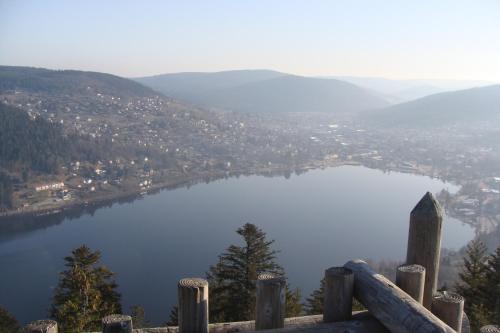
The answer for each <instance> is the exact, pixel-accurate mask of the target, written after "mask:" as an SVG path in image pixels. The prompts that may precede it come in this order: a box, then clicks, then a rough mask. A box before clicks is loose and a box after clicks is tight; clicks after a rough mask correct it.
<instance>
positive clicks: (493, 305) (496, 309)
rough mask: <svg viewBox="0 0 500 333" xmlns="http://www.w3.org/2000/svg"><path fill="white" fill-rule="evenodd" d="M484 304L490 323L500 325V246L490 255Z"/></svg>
mask: <svg viewBox="0 0 500 333" xmlns="http://www.w3.org/2000/svg"><path fill="white" fill-rule="evenodd" d="M485 275H486V283H485V288H484V293H483V295H484V304H485V307H486V309H487V310H488V317H489V320H490V323H493V324H496V325H500V246H499V247H497V249H496V251H495V252H494V253H493V254H491V255H490V256H489V257H488V263H487V265H486V274H485Z"/></svg>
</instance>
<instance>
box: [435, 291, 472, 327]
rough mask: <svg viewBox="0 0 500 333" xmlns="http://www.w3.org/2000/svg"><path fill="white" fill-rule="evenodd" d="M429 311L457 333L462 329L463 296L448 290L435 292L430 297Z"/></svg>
mask: <svg viewBox="0 0 500 333" xmlns="http://www.w3.org/2000/svg"><path fill="white" fill-rule="evenodd" d="M431 311H432V313H434V314H435V315H436V317H438V318H439V319H441V320H442V321H444V322H445V323H446V324H448V326H450V327H451V328H453V329H454V330H455V331H457V333H460V332H461V331H462V320H463V316H464V298H463V297H462V296H460V295H458V294H455V293H451V292H448V291H445V292H440V293H437V294H435V295H434V297H433V298H432V310H431Z"/></svg>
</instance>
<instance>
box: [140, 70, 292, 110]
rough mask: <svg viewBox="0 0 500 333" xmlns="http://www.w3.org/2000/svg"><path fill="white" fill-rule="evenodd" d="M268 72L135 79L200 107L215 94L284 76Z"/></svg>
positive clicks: (164, 75)
mask: <svg viewBox="0 0 500 333" xmlns="http://www.w3.org/2000/svg"><path fill="white" fill-rule="evenodd" d="M285 75H286V74H284V73H280V72H276V71H270V70H235V71H225V72H216V73H199V72H198V73H197V72H186V73H173V74H162V75H155V76H148V77H142V78H136V79H134V80H135V81H137V82H139V83H142V84H144V85H146V86H148V87H151V88H153V89H154V90H156V91H159V92H161V93H163V94H165V95H167V96H172V97H175V98H179V99H182V100H185V101H188V102H191V103H196V104H203V103H204V101H205V99H206V98H208V97H209V96H210V94H212V93H213V92H214V91H219V90H223V89H228V88H233V87H236V86H239V85H242V84H247V83H252V82H258V81H263V80H268V79H273V78H277V77H280V76H285Z"/></svg>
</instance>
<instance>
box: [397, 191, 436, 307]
mask: <svg viewBox="0 0 500 333" xmlns="http://www.w3.org/2000/svg"><path fill="white" fill-rule="evenodd" d="M442 222H443V215H442V212H441V207H440V206H439V203H438V202H437V201H436V199H435V198H434V196H433V195H432V194H431V193H430V192H427V193H426V194H425V195H424V196H423V198H422V199H421V200H420V201H419V202H418V204H417V205H416V206H415V208H413V210H412V211H411V213H410V230H409V233H408V249H407V253H406V264H408V265H410V264H417V265H422V266H424V268H425V285H424V302H423V303H422V304H423V305H424V306H425V307H426V308H427V309H429V310H430V309H431V304H432V296H433V295H434V294H435V293H436V286H437V277H438V272H439V255H440V252H441V226H442Z"/></svg>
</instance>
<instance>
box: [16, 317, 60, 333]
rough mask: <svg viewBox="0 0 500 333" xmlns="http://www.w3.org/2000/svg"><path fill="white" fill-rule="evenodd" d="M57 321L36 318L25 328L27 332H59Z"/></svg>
mask: <svg viewBox="0 0 500 333" xmlns="http://www.w3.org/2000/svg"><path fill="white" fill-rule="evenodd" d="M57 331H58V329H57V322H56V321H55V320H49V319H44V320H36V321H33V322H31V323H29V324H28V325H26V327H25V328H24V332H26V333H57Z"/></svg>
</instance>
